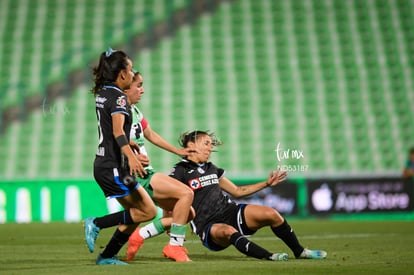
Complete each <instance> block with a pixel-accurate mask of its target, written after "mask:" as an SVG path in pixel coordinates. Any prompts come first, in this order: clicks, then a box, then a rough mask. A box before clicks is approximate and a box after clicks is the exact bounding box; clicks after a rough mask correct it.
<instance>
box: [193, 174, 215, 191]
mask: <svg viewBox="0 0 414 275" xmlns="http://www.w3.org/2000/svg"><path fill="white" fill-rule="evenodd" d="M213 184H219V179H218V178H217V175H216V174H211V175H207V176H204V177H199V178H195V179H191V180H189V181H188V186H190V188H191V189H193V190H196V189H200V188H202V187H205V186H209V185H213Z"/></svg>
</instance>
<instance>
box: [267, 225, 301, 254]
mask: <svg viewBox="0 0 414 275" xmlns="http://www.w3.org/2000/svg"><path fill="white" fill-rule="evenodd" d="M271 228H272V231H273V233H275V235H276V236H277V237H279V238H280V239H281V240H282V241H283V242H284V243H285V244H286V245H287V246H289V248H290V250H292V252H293V254H295V257H299V255H300V253H302V251H303V246H301V245H300V243H299V241H298V238H297V237H296V234H295V232H293V229H292V228H291V227H290V225H289V224H288V223H287V221H286V220H285V221H284V222H283V223H282V224H281V225H279V226H278V227H271Z"/></svg>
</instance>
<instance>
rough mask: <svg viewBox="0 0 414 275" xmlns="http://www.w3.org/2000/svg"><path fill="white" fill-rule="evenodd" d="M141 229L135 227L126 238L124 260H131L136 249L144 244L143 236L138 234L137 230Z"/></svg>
mask: <svg viewBox="0 0 414 275" xmlns="http://www.w3.org/2000/svg"><path fill="white" fill-rule="evenodd" d="M140 230H141V229H140V228H137V230H135V231H134V232H133V233H132V234H131V236H129V239H128V248H127V252H126V260H127V261H132V260H133V259H134V257H135V254H137V251H138V250H139V249H140V248H141V246H142V245H143V244H144V238H143V237H141V235H140V234H139V231H140Z"/></svg>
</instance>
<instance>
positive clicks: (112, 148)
mask: <svg viewBox="0 0 414 275" xmlns="http://www.w3.org/2000/svg"><path fill="white" fill-rule="evenodd" d="M93 73H94V76H95V87H94V88H93V89H92V92H93V94H94V95H95V102H96V116H97V120H98V136H99V144H98V150H97V152H96V157H95V162H94V177H95V180H96V182H97V183H98V184H99V186H100V188H101V189H102V191H103V193H104V195H105V196H106V197H107V198H116V199H117V201H118V202H119V203H120V204H121V205H122V206H123V207H124V209H125V210H124V211H120V212H117V213H113V214H109V215H106V216H103V217H90V218H86V219H85V221H84V226H85V237H86V243H87V245H88V248H89V251H90V252H91V253H92V252H94V246H95V241H96V238H97V236H98V234H99V231H100V230H101V229H103V228H108V227H112V226H116V225H118V228H117V230H116V231H115V233H114V234H113V236H112V239H111V240H110V241H109V243H108V244H107V246H106V247H105V249H104V251H103V252H102V253H101V254H99V255H98V257H97V259H96V264H98V265H126V263H125V262H122V261H120V260H118V259H117V257H116V254H117V253H118V252H119V250H120V249H121V247H122V246H123V245H124V244H125V243H126V242H127V241H128V238H129V236H130V235H131V233H132V232H133V231H134V230H135V228H136V227H137V225H138V224H139V223H140V222H144V221H148V220H151V219H152V218H153V217H154V216H155V214H156V208H155V205H154V203H153V201H152V200H151V198H150V196H149V195H148V194H147V192H146V191H145V190H144V188H143V187H142V186H140V185H139V184H138V183H137V182H136V180H135V176H136V175H139V176H141V177H145V174H146V172H145V170H144V167H143V165H142V164H141V162H142V163H144V164H145V163H147V162H148V159H147V157H146V156H145V155H142V154H139V153H138V152H139V147H138V145H137V144H136V143H134V142H131V141H130V140H129V134H130V129H131V124H132V115H131V109H130V106H129V104H128V103H127V97H126V95H125V93H124V92H123V91H124V90H125V89H128V88H129V87H130V85H131V83H132V79H133V76H134V72H133V70H132V62H131V60H130V58H129V57H128V56H127V55H126V54H125V53H124V52H123V51H114V50H112V49H109V50H108V51H106V52H103V53H102V54H101V56H100V59H99V64H98V66H97V67H95V68H94V70H93ZM133 149H135V150H136V151H135V152H134V151H133Z"/></svg>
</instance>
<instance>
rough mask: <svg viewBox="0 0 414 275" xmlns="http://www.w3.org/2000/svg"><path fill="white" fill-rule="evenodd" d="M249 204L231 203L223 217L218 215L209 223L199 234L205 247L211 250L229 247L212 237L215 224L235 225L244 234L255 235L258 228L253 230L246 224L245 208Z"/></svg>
mask: <svg viewBox="0 0 414 275" xmlns="http://www.w3.org/2000/svg"><path fill="white" fill-rule="evenodd" d="M246 206H247V204H239V205H236V204H230V205H229V206H228V209H227V210H226V212H225V214H224V215H223V217H218V218H216V219H214V220H212V221H211V222H209V223H208V224H206V226H205V227H204V228H203V229H202V230H201V232H200V234H198V236H199V237H200V240H201V242H202V243H203V245H204V246H205V247H207V248H208V249H210V250H211V251H220V250H223V249H225V248H227V247H223V246H221V245H219V244H216V243H215V242H213V240H212V239H211V238H210V229H211V227H212V226H213V225H214V224H218V223H222V224H228V225H231V226H233V227H234V228H236V229H237V231H239V232H240V234H242V235H243V236H249V235H253V234H254V233H255V232H256V230H251V229H249V228H248V227H247V225H246V219H245V217H244V209H245V208H246Z"/></svg>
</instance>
